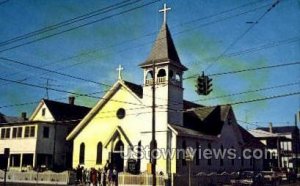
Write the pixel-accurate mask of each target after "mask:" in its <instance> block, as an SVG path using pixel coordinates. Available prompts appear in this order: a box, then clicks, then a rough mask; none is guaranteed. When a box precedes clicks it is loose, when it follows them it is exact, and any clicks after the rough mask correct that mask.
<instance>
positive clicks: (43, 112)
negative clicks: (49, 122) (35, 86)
mask: <svg viewBox="0 0 300 186" xmlns="http://www.w3.org/2000/svg"><path fill="white" fill-rule="evenodd" d="M45 115H46V108H43V109H42V116H45Z"/></svg>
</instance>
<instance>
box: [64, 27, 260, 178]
mask: <svg viewBox="0 0 300 186" xmlns="http://www.w3.org/2000/svg"><path fill="white" fill-rule="evenodd" d="M139 67H140V68H141V70H143V72H144V73H143V77H142V78H143V80H144V81H143V84H142V85H136V84H134V83H132V82H128V81H125V80H124V79H122V77H121V74H120V71H119V79H118V80H117V82H115V84H114V85H113V86H112V87H111V89H110V90H109V91H108V92H107V93H106V94H105V95H104V96H103V98H101V99H100V100H99V101H98V102H97V104H96V105H95V106H94V107H93V108H92V109H91V110H90V112H89V113H88V114H87V115H86V116H85V117H84V118H83V119H82V120H81V122H80V123H79V124H78V125H77V126H76V127H75V128H74V130H73V131H71V133H70V134H69V135H68V136H67V140H73V145H74V146H73V167H77V166H78V165H82V166H84V167H85V168H91V167H94V168H103V167H104V166H105V164H106V162H107V161H108V162H109V163H110V164H111V165H112V166H114V167H116V168H117V169H118V171H121V172H122V171H130V162H131V161H135V163H136V167H135V169H138V170H137V171H138V172H145V171H147V168H148V167H147V166H148V165H149V162H150V160H149V158H147V155H149V148H150V142H151V139H152V102H153V100H152V93H153V90H152V84H153V80H154V82H155V95H156V96H155V102H156V106H155V118H156V119H155V123H156V125H155V138H156V141H157V149H158V151H157V166H156V171H157V172H158V173H162V174H164V175H167V176H168V177H169V178H170V176H171V175H172V174H174V173H177V174H185V173H186V172H187V170H188V166H187V160H186V159H185V158H184V156H183V154H182V153H176V152H177V150H180V149H184V150H185V149H187V147H193V148H194V149H197V152H199V147H201V149H207V148H209V149H213V148H215V149H226V148H234V149H236V152H237V154H239V155H240V154H241V150H242V149H244V148H252V147H253V148H254V147H255V148H257V147H258V146H257V143H258V142H257V143H256V144H255V141H253V140H252V139H251V137H249V135H248V133H247V131H246V130H244V129H243V128H242V127H240V126H239V125H238V124H237V122H236V119H235V116H234V112H233V110H232V107H231V106H230V105H226V106H215V107H205V106H203V105H199V104H196V103H193V102H189V101H186V100H184V99H183V93H184V89H183V79H182V77H183V73H184V72H185V71H186V70H188V69H187V67H185V66H184V65H183V64H182V62H181V61H180V58H179V56H178V54H177V51H176V48H175V45H174V42H173V40H172V36H171V33H170V31H169V28H168V25H167V23H166V21H164V22H163V24H162V26H161V28H160V31H159V33H158V36H157V38H156V40H155V42H154V45H153V47H152V50H151V52H150V55H149V56H148V58H147V59H146V60H145V62H144V63H142V64H140V65H139ZM250 136H251V135H250ZM164 152H172V153H167V154H164ZM174 152H175V153H174ZM253 161H254V160H252V159H251V160H249V159H247V160H246V159H245V160H244V159H243V158H242V159H233V160H231V159H230V160H229V159H227V158H226V157H225V158H221V159H213V158H212V159H205V158H201V157H199V153H196V154H195V157H194V159H193V160H192V163H191V171H192V174H197V173H198V172H201V171H203V172H212V171H220V170H223V171H236V170H240V169H242V168H244V169H247V168H251V169H252V168H253V167H254V166H255V169H260V168H261V167H262V161H261V160H256V161H257V162H253Z"/></svg>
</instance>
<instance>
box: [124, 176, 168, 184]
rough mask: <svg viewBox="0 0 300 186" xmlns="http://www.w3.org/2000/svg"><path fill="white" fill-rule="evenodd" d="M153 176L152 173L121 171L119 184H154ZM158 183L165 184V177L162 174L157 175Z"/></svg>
mask: <svg viewBox="0 0 300 186" xmlns="http://www.w3.org/2000/svg"><path fill="white" fill-rule="evenodd" d="M152 181H153V178H152V175H151V174H139V175H132V174H129V173H120V174H119V175H118V185H119V186H126V185H149V186H150V185H153V184H152ZM156 185H157V186H164V185H165V179H164V178H163V177H162V176H159V175H157V176H156Z"/></svg>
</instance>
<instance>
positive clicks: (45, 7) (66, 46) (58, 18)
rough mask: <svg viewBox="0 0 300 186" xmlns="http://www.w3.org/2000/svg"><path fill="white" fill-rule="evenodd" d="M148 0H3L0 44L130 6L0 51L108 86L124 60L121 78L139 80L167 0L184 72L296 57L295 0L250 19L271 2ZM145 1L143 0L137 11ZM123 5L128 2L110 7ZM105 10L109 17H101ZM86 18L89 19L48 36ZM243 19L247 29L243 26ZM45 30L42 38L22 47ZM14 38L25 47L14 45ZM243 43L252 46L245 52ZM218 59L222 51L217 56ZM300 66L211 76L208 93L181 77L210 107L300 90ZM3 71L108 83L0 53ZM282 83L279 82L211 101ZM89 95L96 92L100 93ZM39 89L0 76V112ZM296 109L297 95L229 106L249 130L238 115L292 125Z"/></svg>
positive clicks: (89, 86) (82, 89) (72, 87)
mask: <svg viewBox="0 0 300 186" xmlns="http://www.w3.org/2000/svg"><path fill="white" fill-rule="evenodd" d="M150 2H152V1H122V0H120V1H99V0H98V1H96V0H94V1H92V0H91V1H90V0H89V1H82V0H81V1H79V0H72V1H71V0H64V1H59V0H52V1H37V0H24V1H17V0H8V1H5V2H4V3H2V4H1V3H0V28H1V29H0V43H2V42H4V41H7V40H9V39H11V38H15V37H17V36H20V35H23V34H26V33H29V32H32V31H36V30H39V29H42V28H44V27H47V26H50V25H54V24H56V23H59V22H62V21H65V20H69V19H72V18H74V17H77V16H80V15H84V14H87V13H89V12H92V11H95V10H99V9H102V8H105V7H108V6H111V5H114V4H117V3H124V4H126V3H130V5H128V6H124V7H122V8H118V9H117V8H115V9H113V10H110V11H107V12H105V13H103V14H100V15H98V16H94V17H90V18H88V19H85V20H82V21H80V22H76V23H73V24H70V25H67V26H64V27H60V28H58V29H53V30H51V31H49V32H45V33H42V34H37V35H34V36H33V37H29V38H26V39H23V40H20V41H16V42H13V43H10V44H6V45H1V44H0V57H5V58H9V59H14V60H18V61H20V62H23V63H26V64H31V65H35V66H40V67H43V68H47V69H51V70H55V71H58V72H62V73H66V74H71V75H74V76H78V77H83V78H85V79H89V80H93V81H97V82H101V83H106V84H113V83H114V82H115V81H116V79H117V72H116V70H115V69H116V68H117V66H118V65H119V64H121V65H122V66H124V68H125V70H124V71H123V76H124V79H126V80H129V81H132V82H135V83H137V84H142V79H143V78H142V70H141V69H140V68H139V67H138V64H140V63H141V62H143V61H144V60H145V59H146V58H147V56H148V54H149V53H150V50H151V46H152V43H153V41H154V40H155V37H156V34H157V32H158V30H159V28H160V26H161V24H162V14H161V13H159V12H158V10H159V9H161V8H162V6H163V3H165V2H166V3H167V4H168V6H169V7H171V8H172V10H171V11H170V12H169V13H168V25H169V28H170V31H171V33H172V35H173V40H174V42H175V45H176V48H177V51H178V54H179V56H180V59H181V62H182V63H183V64H184V65H185V66H187V67H188V68H189V70H188V71H187V72H186V73H185V75H184V77H189V76H191V75H194V74H197V73H201V72H202V71H205V73H206V74H215V73H221V72H227V71H235V70H242V69H249V68H256V67H262V66H270V65H278V64H284V63H293V62H299V61H300V53H299V51H300V42H299V40H300V1H299V0H282V1H280V2H279V4H278V5H277V6H275V7H274V8H273V9H271V10H270V11H269V12H268V13H267V14H266V15H265V16H263V18H262V19H261V20H260V21H259V22H257V23H256V24H255V25H253V22H255V21H257V20H258V19H259V17H261V16H262V15H263V14H264V13H265V12H266V11H267V9H268V8H270V7H271V5H272V3H274V2H275V1H271V0H251V1H242V0H224V1H218V0H201V1H194V0H185V1H175V0H174V1H157V2H155V3H152V4H150ZM146 3H149V5H148V6H144V7H142V8H137V9H135V7H138V6H141V5H143V4H146ZM128 9H134V10H132V11H128V12H127V13H123V14H120V15H116V14H119V13H120V12H124V11H126V10H128ZM104 17H109V18H107V19H104V20H102V21H100V19H103V18H104ZM93 21H95V23H93V24H89V25H87V26H82V27H81V28H78V29H74V30H71V31H68V32H65V33H61V34H57V35H55V36H53V37H48V36H49V35H52V34H56V33H58V32H62V31H64V30H68V29H70V28H73V27H76V26H79V25H83V24H86V23H89V22H93ZM251 22H252V23H251ZM250 27H252V28H251V29H249V28H250ZM248 29H249V31H248V32H247V30H248ZM243 33H246V34H245V35H243ZM242 35H243V36H242ZM43 37H48V38H46V39H41V40H39V41H36V42H33V43H30V44H26V45H24V43H27V42H31V41H33V40H38V39H40V38H43ZM18 45H23V46H20V47H15V46H18ZM14 47H15V48H14ZM10 48H11V49H10ZM248 49H250V50H249V51H250V52H248V53H243V52H242V51H245V50H248ZM221 54H223V55H221ZM234 54H236V55H234ZM220 56H221V57H220ZM216 57H220V58H219V59H218V60H216V59H215V58H216ZM299 72H300V65H299V64H298V65H290V66H284V67H279V68H268V69H264V70H256V71H249V72H243V73H236V74H228V75H220V76H212V78H213V89H214V91H213V92H212V93H211V94H210V95H209V96H206V97H204V96H199V95H197V94H196V93H195V87H194V86H195V79H188V80H185V81H184V88H185V93H184V97H185V99H187V100H191V101H193V100H201V101H198V103H200V104H205V105H217V104H227V103H234V102H240V101H247V100H252V99H260V98H264V97H272V96H277V95H284V94H289V93H295V92H299V89H300V84H299V80H300V73H299ZM0 74H1V75H0V77H1V78H6V79H11V80H16V81H22V82H26V83H31V84H36V85H40V86H45V85H46V81H47V80H46V79H49V80H48V83H49V86H50V87H51V88H55V89H63V90H68V91H71V92H77V93H92V92H98V91H103V90H105V89H106V87H104V86H100V85H97V84H94V83H88V82H84V81H79V80H74V79H71V78H67V77H63V76H59V75H57V74H51V73H45V72H44V71H41V70H37V69H33V68H29V67H25V66H22V65H18V64H13V63H8V62H7V61H4V60H0ZM288 84H293V85H289V86H288ZM279 85H284V86H283V87H281V88H272V89H268V90H264V91H256V92H252V93H247V94H240V95H236V96H227V97H222V98H218V99H212V98H215V97H218V96H223V95H231V94H235V93H240V92H244V91H250V90H257V89H264V88H270V87H277V86H279ZM96 95H97V96H102V94H101V93H99V94H96ZM45 96H46V90H45V89H38V88H33V87H28V86H24V85H19V84H14V83H7V82H5V81H0V103H1V104H0V112H1V113H4V114H7V115H20V112H23V111H26V112H28V113H31V112H32V111H33V109H34V107H35V106H36V104H25V105H22V106H12V107H3V106H6V105H15V104H20V103H28V102H36V101H39V100H40V99H42V98H44V97H45ZM67 96H68V94H67V93H59V92H55V91H51V90H50V91H49V97H50V99H57V98H62V97H67ZM203 99H207V100H203ZM65 100H66V99H65ZM96 101H97V100H96V99H93V98H87V97H79V98H77V100H76V102H77V103H78V104H82V105H88V106H92V105H94V104H95V102H96ZM299 109H300V96H299V94H298V95H294V96H289V97H283V98H278V99H270V100H266V101H260V102H253V103H246V104H238V105H234V111H235V113H236V116H237V119H238V120H239V121H240V123H241V124H242V125H243V126H245V127H248V128H253V127H255V125H246V124H245V123H243V122H245V121H246V122H250V123H253V122H257V123H255V124H258V125H259V126H267V125H268V122H273V123H274V125H292V124H294V115H295V113H297V112H299Z"/></svg>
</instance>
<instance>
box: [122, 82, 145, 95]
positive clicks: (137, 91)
mask: <svg viewBox="0 0 300 186" xmlns="http://www.w3.org/2000/svg"><path fill="white" fill-rule="evenodd" d="M124 83H125V85H126V86H127V87H128V88H129V89H130V90H131V91H132V92H134V93H135V94H136V95H137V96H138V97H139V98H142V97H143V87H142V86H141V85H137V84H134V83H131V82H129V81H124Z"/></svg>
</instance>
